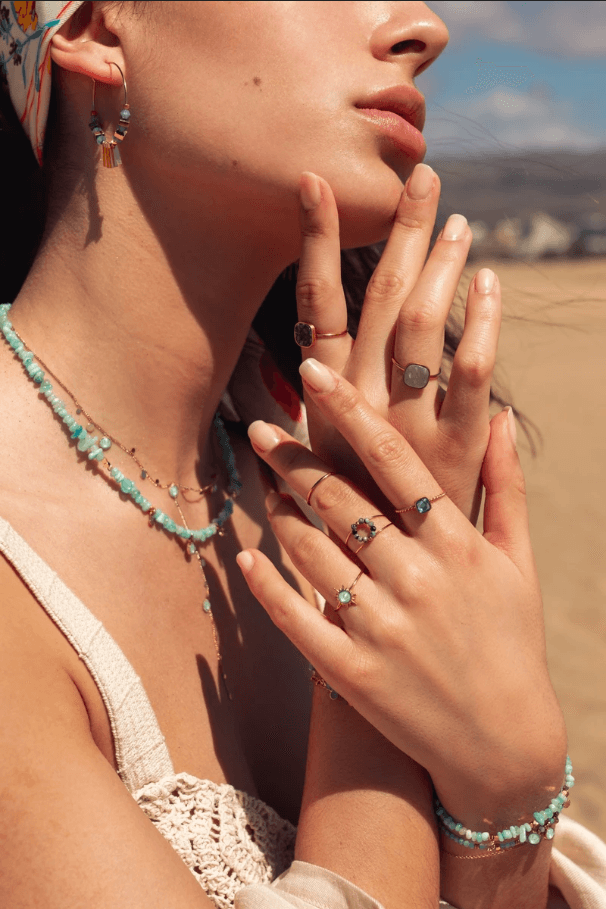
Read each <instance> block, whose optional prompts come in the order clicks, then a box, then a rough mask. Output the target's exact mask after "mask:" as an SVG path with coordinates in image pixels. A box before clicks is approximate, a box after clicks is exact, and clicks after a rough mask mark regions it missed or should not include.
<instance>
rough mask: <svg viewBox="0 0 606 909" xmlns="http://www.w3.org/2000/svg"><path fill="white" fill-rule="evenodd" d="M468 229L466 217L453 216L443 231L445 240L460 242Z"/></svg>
mask: <svg viewBox="0 0 606 909" xmlns="http://www.w3.org/2000/svg"><path fill="white" fill-rule="evenodd" d="M466 227H467V218H466V217H465V216H464V215H451V216H450V218H449V219H448V221H447V222H446V224H445V225H444V230H443V231H442V239H443V240H460V239H461V237H462V236H463V233H464V231H465V228H466Z"/></svg>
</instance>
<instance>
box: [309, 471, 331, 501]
mask: <svg viewBox="0 0 606 909" xmlns="http://www.w3.org/2000/svg"><path fill="white" fill-rule="evenodd" d="M327 477H334V473H325V474H324V476H323V477H320V479H319V480H316V482H315V483H314V484H313V486H312V487H311V489H310V490H309V492H308V493H307V498H306V499H305V504H306V505H309V504H310V502H311V494H312V492H313V491H314V489H315V488H316V486H319V485H320V483H321V482H322V480H326V478H327Z"/></svg>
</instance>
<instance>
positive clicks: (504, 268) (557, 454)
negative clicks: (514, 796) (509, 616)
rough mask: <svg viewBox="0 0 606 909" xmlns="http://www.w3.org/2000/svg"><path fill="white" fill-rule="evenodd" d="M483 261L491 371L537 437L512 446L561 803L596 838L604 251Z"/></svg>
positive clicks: (603, 534)
mask: <svg viewBox="0 0 606 909" xmlns="http://www.w3.org/2000/svg"><path fill="white" fill-rule="evenodd" d="M485 264H486V265H491V266H492V267H493V268H494V269H495V270H496V271H497V272H498V274H499V277H500V280H501V285H502V287H503V299H504V310H505V321H504V325H503V329H502V332H501V341H500V345H499V373H498V374H499V377H500V378H502V379H504V380H505V382H506V384H507V386H508V388H509V390H510V393H511V394H510V400H512V401H513V402H514V403H515V405H516V406H517V407H519V408H520V409H521V410H522V411H524V412H525V413H526V415H527V416H529V417H530V418H532V419H533V420H534V421H535V422H536V423H537V424H538V426H539V428H540V430H541V432H542V434H543V439H544V442H543V447H542V450H541V451H540V452H539V454H538V456H537V457H536V458H535V459H534V460H533V458H532V457H531V455H530V453H529V449H528V445H527V443H526V442H525V441H524V440H523V439H522V441H521V442H520V444H519V450H520V453H521V457H522V459H523V463H524V469H525V473H526V478H527V490H528V501H529V509H530V520H531V529H532V537H533V542H534V547H535V553H536V558H537V564H538V568H539V574H540V578H541V584H542V589H543V596H544V604H545V619H546V631H547V645H548V654H549V667H550V672H551V676H552V679H553V683H554V686H555V689H556V691H557V694H558V697H559V699H560V702H561V704H562V708H563V710H564V714H565V716H566V722H567V726H568V734H569V752H570V756H571V758H572V762H573V766H574V773H575V777H576V781H577V782H576V785H575V787H574V789H573V792H572V804H571V807H570V809H569V812H568V813H569V815H570V816H571V817H573V818H575V819H576V820H578V821H580V822H582V823H583V824H585V825H586V826H587V827H589V829H591V830H593V831H594V832H595V833H597V834H599V835H600V836H601V837H603V838H604V839H606V495H605V485H606V482H605V467H606V407H605V406H604V403H603V402H604V393H603V387H604V382H605V372H606V370H605V368H604V364H605V363H606V357H605V348H606V260H605V259H592V260H588V259H586V260H572V261H568V262H562V261H556V260H553V261H551V262H550V261H543V262H537V263H534V264H519V263H516V264H513V263H489V262H486V263H485V262H478V263H474V268H473V271H474V272H475V271H476V270H477V269H478V268H480V267H481V266H483V265H485ZM529 694H530V695H531V692H529ZM513 722H515V718H513V717H512V723H513ZM537 734H538V735H540V734H541V730H540V729H537Z"/></svg>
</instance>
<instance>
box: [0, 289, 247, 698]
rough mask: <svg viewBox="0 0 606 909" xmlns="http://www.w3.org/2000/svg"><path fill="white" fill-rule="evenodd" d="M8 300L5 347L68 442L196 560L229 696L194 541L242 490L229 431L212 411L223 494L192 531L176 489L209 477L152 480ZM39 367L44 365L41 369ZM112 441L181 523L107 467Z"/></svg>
mask: <svg viewBox="0 0 606 909" xmlns="http://www.w3.org/2000/svg"><path fill="white" fill-rule="evenodd" d="M11 305H12V304H11V303H4V304H2V305H0V331H1V332H2V335H3V337H4V339H5V341H6V342H7V344H8V345H9V347H10V348H11V349H12V350H13V352H14V354H15V356H17V357H18V358H19V359H20V360H21V363H22V366H23V368H24V370H25V372H26V373H27V375H28V377H29V378H30V379H31V381H32V382H33V383H34V385H37V386H38V392H39V394H40V396H41V397H42V398H44V399H45V400H46V402H47V404H48V405H49V407H51V408H52V409H53V411H54V412H55V413H56V414H57V416H58V417H59V418H60V419H61V420H62V422H63V425H64V427H65V430H66V432H67V433H68V434H69V436H70V441H71V442H74V443H75V446H74V447H75V448H77V450H78V451H79V452H81V453H82V454H86V455H87V457H88V460H89V461H91V462H92V463H93V464H94V465H95V466H96V467H98V468H99V469H101V468H103V469H104V470H105V472H106V475H107V476H109V477H111V479H112V480H113V481H114V488H115V489H116V490H117V491H118V492H119V493H122V494H123V495H125V496H128V497H129V498H130V500H131V501H132V502H133V503H134V505H136V506H137V507H138V508H139V509H140V510H141V511H142V512H143V514H145V515H146V516H147V518H148V520H149V526H150V527H153V526H154V524H158V525H159V526H160V527H162V529H163V530H164V531H165V532H166V533H168V534H169V535H170V536H172V537H174V538H176V539H177V540H178V541H179V542H181V541H182V545H183V546H184V547H186V548H187V552H189V554H190V555H191V556H193V557H194V558H196V559H197V562H198V564H199V566H200V569H201V570H202V577H203V580H204V589H205V594H206V596H205V598H204V601H203V603H202V608H203V610H204V612H205V613H206V615H208V616H209V618H210V620H211V624H212V633H213V642H214V645H215V650H216V652H217V659H218V661H219V671H220V673H221V676H222V678H223V681H224V684H225V687H226V690H227V693H228V695H229V697H230V699H231V693H230V691H229V688H228V686H227V679H226V676H225V673H224V671H223V659H222V656H221V650H220V647H219V639H218V634H217V627H216V624H215V620H214V616H213V612H212V606H211V602H210V597H209V587H208V581H207V578H206V573H205V571H204V566H205V564H206V563H205V561H204V559H203V558H202V555H201V553H200V551H199V546H200V545H201V544H203V543H206V542H208V540H210V539H212V537H214V536H215V535H216V534H218V535H219V536H222V535H223V533H224V530H223V526H224V524H225V523H226V521H228V520H229V518H230V517H231V516H232V514H233V510H234V500H235V499H236V498H237V496H238V495H239V493H240V491H241V489H242V483H241V480H240V474H239V472H238V469H237V467H236V462H235V458H234V453H233V449H232V447H231V444H230V442H229V436H228V435H227V431H226V429H225V425H224V423H223V420H222V419H221V417H220V415H219V414H218V413H216V414H215V417H214V421H213V425H214V428H215V432H216V435H217V440H218V442H219V446H220V448H221V453H222V455H223V460H224V462H225V466H226V468H227V474H228V485H227V493H228V496H227V498H226V500H225V502H224V504H223V507H222V508H221V510H220V511H219V513H218V515H217V516H216V517H215V518H213V519H212V521H211V522H210V524H207V525H206V527H200V528H198V529H197V530H192V529H191V528H190V527H188V524H187V521H186V520H185V515H184V514H183V510H182V508H181V505H180V503H179V499H178V497H179V493H180V492H184V491H193V492H196V493H200V494H206V493H207V492H215V491H216V489H217V486H216V484H215V483H214V482H213V483H209V484H208V485H207V486H205V487H202V488H200V489H194V488H193V487H189V486H182V485H179V484H177V483H167V484H162V483H160V481H159V480H157V479H156V480H154V479H152V478H151V477H150V475H149V473H148V471H147V470H146V469H145V468H144V466H143V464H142V463H141V461H140V460H139V459H138V458H137V457H136V455H135V449H134V448H132V449H128V448H126V447H125V446H124V445H122V443H120V442H118V441H117V440H116V439H115V438H114V437H113V436H110V435H109V433H107V432H105V431H104V430H103V429H102V428H101V426H100V425H99V424H98V423H97V422H96V421H94V420H93V419H92V418H91V417H90V414H88V413H87V412H86V411H85V410H84V408H82V407H81V405H79V404H78V402H77V400H76V398H75V397H74V395H73V394H72V393H71V392H70V391H69V389H68V388H67V387H66V386H65V385H64V384H63V382H61V381H60V380H59V379H57V377H56V376H55V375H54V374H53V373H52V372H51V370H50V369H49V368H48V367H47V366H46V365H45V364H44V363H43V361H42V360H41V359H40V357H37V355H36V354H34V352H33V351H32V350H28V348H27V346H26V344H25V342H24V341H23V338H21V336H20V335H19V334H18V333H17V332H16V331H15V329H14V328H13V325H12V323H11V322H10V320H9V318H8V315H9V312H10V308H11ZM43 366H44V369H43V368H42V367H43ZM45 370H46V372H45ZM46 373H48V374H49V375H51V376H52V377H53V379H54V380H55V382H56V384H58V385H59V386H61V388H62V389H63V390H64V391H66V392H67V394H68V395H69V397H70V398H71V399H72V401H73V402H74V403H75V404H76V415H77V416H79V415H80V414H81V413H84V415H85V416H86V417H87V419H88V423H87V426H86V427H85V426H83V425H82V423H81V422H80V421H79V420H78V419H77V416H73V415H72V414H71V413H70V412H69V411H68V409H67V407H66V406H65V402H64V401H63V400H61V398H59V397H57V395H56V394H55V393H54V390H53V385H52V384H51V382H49V380H48V379H47V378H46ZM95 428H96V429H97V430H99V431H100V432H99V435H100V436H101V437H99V435H95V434H94V432H95ZM114 445H116V446H117V447H119V448H121V449H122V451H124V452H125V453H126V454H127V455H128V456H129V457H130V458H132V459H133V460H134V461H135V463H136V464H137V466H138V467H139V468H140V470H141V473H140V477H141V479H143V480H150V481H151V482H152V484H153V485H154V486H155V487H156V488H158V489H167V490H168V494H169V496H170V498H171V500H172V502H173V504H174V505H175V507H176V509H177V511H178V512H179V517H180V518H181V522H182V523H180V524H178V523H177V522H176V521H174V520H173V519H172V518H171V517H170V516H169V515H168V514H166V513H165V512H164V511H162V509H160V508H154V507H153V506H152V503H151V502H150V501H149V500H148V499H147V498H146V497H145V496H144V495H143V493H142V492H141V490H140V489H139V488H138V486H137V484H136V483H135V481H134V480H131V479H130V478H129V477H127V476H126V475H125V474H124V473H123V472H122V471H121V470H120V469H119V468H118V467H116V466H113V465H112V464H111V463H110V461H109V460H108V457H107V455H108V452H109V451H110V450H111V448H112V447H113V446H114Z"/></svg>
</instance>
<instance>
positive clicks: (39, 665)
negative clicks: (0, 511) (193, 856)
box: [0, 557, 211, 909]
mask: <svg viewBox="0 0 606 909" xmlns="http://www.w3.org/2000/svg"><path fill="white" fill-rule="evenodd" d="M46 618H47V617H46V616H45V615H44V613H43V611H42V609H41V608H40V606H39V605H38V604H37V602H36V601H35V600H33V598H32V595H31V593H30V592H29V591H28V589H27V587H26V586H25V585H24V584H23V582H22V581H21V579H20V578H19V577H18V576H17V575H16V574H15V572H14V571H13V569H12V568H11V566H10V565H9V564H8V562H6V560H5V559H4V558H3V557H0V713H1V715H2V723H0V753H1V754H2V773H1V774H0V841H1V843H2V847H1V848H0V905H2V906H19V907H22V909H34V907H38V906H45V907H46V909H60V907H61V909H65V907H66V906H88V907H90V909H109V907H110V906H111V907H115V906H117V905H128V906H131V907H133V909H143V907H145V909H152V907H158V909H160V907H163V909H165V907H167V906H175V907H177V906H178V907H180V909H196V907H197V909H210V906H211V904H210V901H209V900H208V899H207V898H206V897H205V896H204V894H203V893H202V891H201V890H200V888H199V886H198V885H197V883H196V882H195V879H194V878H193V877H192V875H191V874H190V873H189V871H188V870H187V868H186V867H185V866H184V865H183V863H182V862H181V860H180V859H179V857H178V856H177V854H176V853H175V852H174V851H173V850H172V848H171V847H170V845H169V844H168V842H167V841H166V840H164V838H163V837H162V836H161V835H160V834H159V833H158V831H157V830H156V829H155V828H154V827H153V825H152V824H151V822H150V821H149V820H148V819H147V817H146V816H145V815H144V814H143V812H142V811H141V810H140V809H139V807H138V805H137V804H136V802H135V801H134V800H133V798H132V797H131V795H130V794H129V792H128V791H127V789H126V788H125V786H124V785H123V783H122V782H121V780H120V778H119V777H118V775H117V774H116V772H115V771H114V770H113V768H112V767H111V765H110V764H109V763H108V761H107V760H106V759H105V758H104V756H103V755H102V754H101V752H100V751H99V749H98V748H97V747H96V745H95V743H94V741H93V737H92V735H91V731H90V725H89V721H88V715H87V711H86V708H85V705H84V702H83V700H82V697H81V696H80V693H79V691H78V687H77V685H76V684H75V682H74V680H73V679H72V677H71V675H70V672H69V666H67V665H66V664H65V662H64V660H63V657H62V654H61V652H60V648H59V647H57V646H55V644H54V643H53V641H52V636H51V637H49V635H48V634H47V630H46V629H45V624H44V619H46ZM48 621H50V620H48ZM49 641H50V643H49ZM68 646H69V645H68ZM6 831H10V835H8V836H6V835H2V834H3V833H4V832H6Z"/></svg>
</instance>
